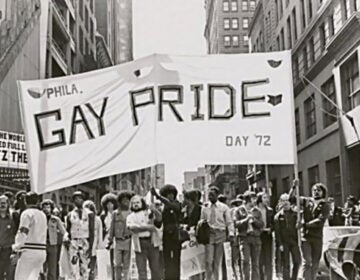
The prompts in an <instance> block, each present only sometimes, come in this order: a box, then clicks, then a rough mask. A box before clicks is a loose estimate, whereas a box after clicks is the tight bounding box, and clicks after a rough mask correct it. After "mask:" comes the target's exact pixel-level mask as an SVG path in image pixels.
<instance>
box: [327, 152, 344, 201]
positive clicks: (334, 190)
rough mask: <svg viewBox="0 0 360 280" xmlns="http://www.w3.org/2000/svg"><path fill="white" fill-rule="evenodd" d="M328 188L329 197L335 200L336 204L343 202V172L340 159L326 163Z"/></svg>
mask: <svg viewBox="0 0 360 280" xmlns="http://www.w3.org/2000/svg"><path fill="white" fill-rule="evenodd" d="M325 164H326V186H327V187H328V195H329V196H332V197H334V198H335V201H336V202H338V203H339V202H340V200H341V189H342V188H341V172H340V160H339V157H336V158H333V159H330V160H328V161H326V163H325Z"/></svg>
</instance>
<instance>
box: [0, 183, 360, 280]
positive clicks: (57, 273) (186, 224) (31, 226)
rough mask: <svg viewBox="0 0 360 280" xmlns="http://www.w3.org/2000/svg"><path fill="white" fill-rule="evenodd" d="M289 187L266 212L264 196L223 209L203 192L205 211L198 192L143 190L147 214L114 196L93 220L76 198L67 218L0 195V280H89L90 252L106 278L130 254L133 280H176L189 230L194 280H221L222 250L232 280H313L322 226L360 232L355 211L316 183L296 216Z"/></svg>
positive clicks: (211, 191) (123, 274) (125, 195)
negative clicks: (198, 257)
mask: <svg viewBox="0 0 360 280" xmlns="http://www.w3.org/2000/svg"><path fill="white" fill-rule="evenodd" d="M296 185H297V181H296V180H295V181H294V183H293V186H292V187H291V189H290V190H289V192H288V193H284V194H282V195H281V196H280V199H279V201H278V204H277V205H276V207H274V209H272V208H271V207H270V197H269V194H268V193H266V192H258V193H255V192H252V191H246V192H245V193H243V194H240V195H238V196H237V198H236V199H234V200H232V201H230V203H228V204H227V201H226V197H225V196H224V195H222V194H220V191H219V188H218V187H217V186H216V185H210V186H209V188H208V197H207V202H201V198H202V194H201V192H199V191H197V190H190V191H186V192H184V196H183V197H184V199H183V201H182V202H180V201H179V200H178V199H177V197H178V190H177V188H176V187H175V186H173V185H165V186H164V187H162V188H161V189H160V192H157V190H156V189H155V188H151V194H152V196H153V199H152V203H150V205H147V203H146V200H145V198H144V197H141V196H139V195H137V194H134V193H132V192H128V191H121V192H119V193H118V194H113V193H108V194H105V195H104V196H103V197H102V200H101V208H102V209H101V211H100V214H99V215H98V213H99V212H98V210H97V209H96V206H95V203H94V202H93V201H91V200H85V197H84V194H83V193H82V192H81V191H76V192H74V193H73V197H72V198H73V204H74V207H73V209H72V210H71V211H70V212H69V213H67V214H66V215H61V211H59V209H58V208H57V207H56V206H55V204H54V202H53V201H52V200H50V199H44V200H42V201H39V200H40V197H39V196H38V195H37V194H35V193H33V192H29V193H25V192H23V191H22V192H19V193H17V194H16V196H15V197H13V195H12V193H9V192H7V193H4V194H2V195H1V196H0V280H1V279H7V280H11V279H15V280H26V279H29V280H35V279H48V280H54V279H84V280H85V279H86V280H88V279H90V280H91V279H95V278H96V271H97V257H96V256H97V255H96V252H97V250H98V249H107V250H108V252H109V254H110V263H111V272H112V279H116V280H120V279H125V280H127V279H130V258H131V251H132V250H133V251H134V252H135V260H136V267H137V271H138V279H140V280H147V279H148V276H150V277H151V279H152V280H162V279H164V280H172V279H174V280H176V279H180V276H181V262H180V260H181V246H182V243H183V242H185V241H187V240H189V239H190V235H189V231H194V232H196V239H197V240H198V242H199V243H202V244H204V246H205V264H204V266H205V273H201V274H198V275H194V276H192V277H191V279H192V280H201V279H207V280H212V279H214V280H217V279H226V278H227V276H226V275H227V273H226V269H227V268H226V264H225V257H224V245H223V244H224V242H226V241H228V242H230V245H231V263H232V270H233V273H234V275H235V278H236V279H239V280H240V279H242V280H247V279H253V280H258V279H273V275H274V272H273V267H275V270H276V271H275V272H276V275H277V276H279V277H280V279H285V280H286V279H298V277H302V279H305V280H308V279H309V280H310V279H311V280H313V279H315V278H316V274H317V271H318V267H319V261H320V258H321V253H322V246H323V227H324V226H325V225H326V224H328V225H330V226H333V225H335V226H339V225H350V226H354V225H356V226H357V225H359V217H360V207H359V206H358V205H357V201H356V199H355V197H353V196H349V197H348V198H347V201H346V204H345V207H344V208H343V209H342V208H340V207H338V206H335V204H334V199H333V198H328V197H327V189H326V186H325V185H323V184H321V183H318V184H315V185H314V186H312V193H311V197H300V207H301V208H300V209H298V208H297V206H296V193H295V192H296V191H295V189H296ZM298 212H300V213H301V219H300V220H299V219H298V216H299V215H298ZM299 232H300V234H301V235H300V236H298V233H299ZM299 237H300V240H301V242H300V243H299V242H298V241H299V239H298V238H299ZM274 244H275V246H274ZM274 249H275V251H274ZM274 259H275V261H274ZM148 266H149V268H150V274H151V275H147V272H148V270H147V267H148ZM291 266H292V269H290V267H291ZM300 268H301V271H300ZM229 280H230V279H229Z"/></svg>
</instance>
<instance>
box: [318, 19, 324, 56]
mask: <svg viewBox="0 0 360 280" xmlns="http://www.w3.org/2000/svg"><path fill="white" fill-rule="evenodd" d="M319 37H320V50H321V52H323V51H325V45H326V33H325V24H324V23H323V24H321V25H320V27H319Z"/></svg>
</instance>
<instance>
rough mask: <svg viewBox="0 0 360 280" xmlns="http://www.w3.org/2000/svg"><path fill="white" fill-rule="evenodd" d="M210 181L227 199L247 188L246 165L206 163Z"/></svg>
mask: <svg viewBox="0 0 360 280" xmlns="http://www.w3.org/2000/svg"><path fill="white" fill-rule="evenodd" d="M206 171H207V173H208V174H209V176H210V182H211V183H213V184H215V185H216V186H217V187H218V188H219V189H220V192H221V193H222V194H224V195H225V196H226V197H227V198H228V200H231V199H234V198H235V197H236V195H238V194H240V193H244V192H245V191H246V190H248V189H249V183H248V180H247V178H246V176H247V173H248V172H247V171H248V170H247V166H246V165H207V166H206Z"/></svg>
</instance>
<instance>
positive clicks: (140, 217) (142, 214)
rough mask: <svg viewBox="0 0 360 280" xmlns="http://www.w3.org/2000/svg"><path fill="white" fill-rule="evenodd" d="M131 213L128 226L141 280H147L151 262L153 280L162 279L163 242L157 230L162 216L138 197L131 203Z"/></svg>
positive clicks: (127, 222) (127, 220) (134, 197)
mask: <svg viewBox="0 0 360 280" xmlns="http://www.w3.org/2000/svg"><path fill="white" fill-rule="evenodd" d="M130 209H131V213H130V214H129V215H128V216H127V219H126V225H127V227H128V228H129V230H130V231H131V234H132V235H131V241H132V248H133V249H134V251H135V256H136V266H137V269H138V273H139V280H147V279H148V278H147V269H146V264H147V261H148V262H149V266H150V271H151V279H152V280H159V279H161V276H160V275H161V272H160V268H159V246H160V245H161V240H160V238H159V236H158V235H157V234H158V232H157V230H156V228H160V227H161V214H160V213H159V211H158V210H156V209H155V207H150V210H151V211H150V210H149V209H147V206H146V203H145V200H144V199H143V198H141V197H140V196H138V195H135V196H133V197H132V199H131V202H130Z"/></svg>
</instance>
